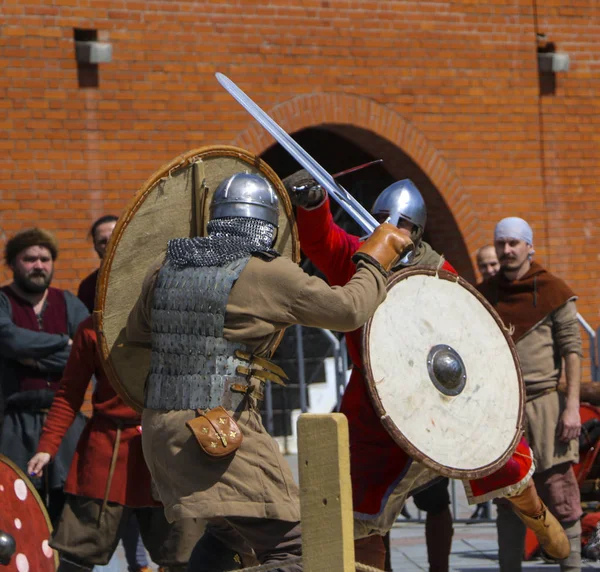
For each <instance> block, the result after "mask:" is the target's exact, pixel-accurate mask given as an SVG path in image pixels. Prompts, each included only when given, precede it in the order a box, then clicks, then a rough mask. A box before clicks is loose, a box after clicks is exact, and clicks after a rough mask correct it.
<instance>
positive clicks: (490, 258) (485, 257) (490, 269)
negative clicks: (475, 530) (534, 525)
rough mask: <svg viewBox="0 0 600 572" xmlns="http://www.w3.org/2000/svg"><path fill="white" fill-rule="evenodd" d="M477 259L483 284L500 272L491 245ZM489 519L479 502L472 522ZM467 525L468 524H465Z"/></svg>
mask: <svg viewBox="0 0 600 572" xmlns="http://www.w3.org/2000/svg"><path fill="white" fill-rule="evenodd" d="M476 258H477V269H478V270H479V273H480V274H481V279H482V281H483V282H485V281H487V280H489V279H490V278H492V277H493V276H495V275H496V274H497V273H498V270H500V262H498V256H496V248H495V247H494V245H493V244H486V245H485V246H482V247H481V248H480V249H479V250H478V251H477V254H476ZM489 518H490V501H486V502H480V503H479V504H478V505H477V506H476V507H475V510H474V511H473V514H472V515H471V519H472V520H476V519H482V520H487V519H489ZM467 524H469V523H467Z"/></svg>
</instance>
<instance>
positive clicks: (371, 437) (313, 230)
mask: <svg viewBox="0 0 600 572" xmlns="http://www.w3.org/2000/svg"><path fill="white" fill-rule="evenodd" d="M297 222H298V231H299V234H300V245H301V248H302V250H303V251H304V253H305V254H306V256H308V257H309V258H310V259H311V261H312V262H313V263H314V265H315V266H316V267H317V268H319V270H321V272H323V273H324V274H325V276H326V277H327V280H328V281H329V284H330V285H331V286H343V285H344V284H346V283H347V282H348V281H349V280H350V278H351V277H352V276H353V274H354V273H355V271H356V266H355V264H354V263H353V262H352V255H353V254H354V253H355V252H356V251H357V250H358V248H359V246H360V241H359V239H358V237H356V236H352V235H350V234H348V233H347V232H346V231H344V230H343V229H341V228H340V227H339V226H338V225H336V224H335V223H334V222H333V217H332V216H331V211H330V208H329V201H328V200H326V201H325V202H324V203H323V205H322V206H320V207H318V208H316V209H313V210H310V211H307V210H305V209H302V208H299V209H298V212H297ZM443 268H444V269H445V270H449V271H450V272H456V271H455V270H454V268H453V267H452V266H451V265H450V264H449V263H447V262H445V263H444V266H443ZM361 334H362V329H360V330H355V331H354V332H350V333H348V334H346V341H347V344H348V351H349V353H350V358H351V359H352V362H353V364H354V369H353V370H352V375H351V377H350V381H349V383H348V386H347V388H346V391H345V392H344V397H343V400H342V404H341V408H340V411H341V412H342V413H344V414H345V415H346V417H347V418H348V425H349V432H350V471H351V478H352V494H353V506H354V512H355V514H356V516H358V517H359V518H360V517H364V518H373V517H375V516H377V515H378V514H380V513H381V511H382V510H383V508H384V506H385V503H386V502H387V498H388V496H389V494H390V493H391V492H392V491H393V490H394V488H395V487H396V486H397V484H398V483H399V482H400V480H401V479H402V477H403V476H404V474H405V473H406V471H407V470H408V468H409V466H410V464H411V462H412V459H411V458H410V457H409V456H408V454H407V453H405V452H404V451H403V450H402V449H400V447H398V445H397V444H396V443H395V441H394V440H393V439H392V438H391V437H390V435H389V434H388V432H387V431H386V430H385V429H384V427H383V426H382V425H381V423H380V422H379V418H378V416H377V414H376V413H375V410H374V409H373V406H372V404H371V399H370V397H369V393H368V390H367V385H366V383H365V380H364V378H363V374H362V355H361ZM531 471H532V460H531V454H530V451H529V447H528V445H527V443H526V442H525V440H524V439H522V441H521V443H520V444H519V447H518V450H517V451H516V452H515V453H514V454H513V457H512V459H511V460H509V462H508V463H507V464H506V465H505V466H504V467H502V468H501V469H500V470H499V471H497V472H495V473H493V474H492V475H490V476H488V477H485V478H484V479H477V480H475V481H469V483H466V484H467V494H468V496H469V497H470V500H471V501H472V502H480V501H481V500H484V499H487V498H493V497H495V496H501V495H502V493H503V492H506V490H510V488H511V487H512V486H514V485H516V484H518V483H520V482H522V481H523V480H524V479H526V478H529V476H530V473H531ZM468 485H470V487H469V486H468ZM469 488H470V489H471V490H470V491H469V490H468V489H469Z"/></svg>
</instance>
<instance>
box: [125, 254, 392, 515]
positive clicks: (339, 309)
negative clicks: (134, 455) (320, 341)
mask: <svg viewBox="0 0 600 572" xmlns="http://www.w3.org/2000/svg"><path fill="white" fill-rule="evenodd" d="M159 269H160V264H155V265H154V266H153V267H152V268H151V269H150V271H149V273H148V275H147V277H146V279H145V281H144V285H143V288H142V294H141V296H140V298H139V300H138V302H137V304H136V306H135V307H134V308H133V310H132V312H131V315H130V316H129V321H128V324H127V336H128V339H129V340H131V341H136V342H150V339H151V336H150V332H151V317H152V316H151V308H152V297H153V290H154V283H155V280H156V276H157V274H158V270H159ZM385 288H386V278H385V277H384V276H383V275H382V274H381V273H380V272H379V271H378V270H377V269H376V268H375V267H374V266H373V265H371V264H368V263H365V262H360V263H359V265H358V270H357V273H356V274H355V276H354V277H353V278H352V280H351V281H350V282H349V283H348V284H346V285H345V286H343V287H340V286H334V287H333V288H331V287H329V286H328V285H327V284H326V283H325V282H324V281H323V280H321V279H320V278H317V277H314V276H309V275H308V274H306V273H305V272H304V271H303V270H302V269H301V268H300V267H299V266H298V265H296V264H295V263H293V262H292V261H291V260H289V259H287V258H284V257H279V258H276V259H274V260H271V261H269V262H267V261H265V260H262V259H260V258H257V257H252V258H251V259H250V261H249V262H248V264H247V266H246V267H245V269H244V270H243V271H242V273H241V274H240V276H239V278H238V280H237V281H236V283H235V284H234V286H233V288H232V290H231V293H230V295H229V299H228V302H227V313H226V316H225V329H224V336H225V338H226V339H228V340H230V341H234V342H241V343H243V344H245V345H246V346H248V347H249V348H250V349H251V350H252V351H253V352H254V353H255V354H257V355H268V354H269V353H270V352H271V350H272V349H273V346H274V343H275V341H276V339H277V336H278V334H279V332H280V331H281V330H283V329H284V328H285V327H287V326H289V325H291V324H302V325H305V326H313V327H318V328H327V329H332V330H336V331H344V332H345V331H352V330H355V329H357V328H359V327H361V326H362V325H363V324H364V323H365V322H366V321H367V320H368V319H369V317H370V316H371V315H372V314H373V313H374V312H375V309H376V308H377V306H378V305H379V304H380V303H381V302H382V301H383V300H384V299H385V295H386V291H385ZM230 413H232V414H233V415H234V417H235V418H236V420H237V422H238V424H239V425H240V428H241V429H242V432H243V434H244V440H243V442H242V445H241V447H240V449H239V450H238V451H237V452H236V453H235V455H234V456H233V457H232V458H228V459H225V460H218V461H216V460H213V459H211V458H208V457H207V456H206V455H205V454H204V453H203V452H202V451H201V450H200V448H199V446H198V445H197V444H196V442H195V441H194V439H193V438H192V436H191V433H190V432H189V430H188V429H187V428H186V427H185V422H186V421H187V420H188V419H191V418H193V417H195V412H194V411H191V410H190V411H170V412H169V411H155V410H145V411H144V414H143V417H142V427H143V430H142V439H143V446H144V456H145V458H146V462H147V463H148V467H149V468H150V472H151V473H152V477H153V479H154V481H155V483H156V485H157V488H158V490H159V493H160V497H161V501H162V503H163V504H164V505H165V514H166V516H167V519H168V520H169V521H173V520H177V519H180V518H188V517H199V518H205V519H207V518H213V517H221V516H225V517H227V516H243V517H257V518H272V519H281V520H287V521H299V520H300V510H299V503H298V488H297V486H296V484H295V482H294V480H293V477H292V474H291V471H290V469H289V467H288V465H287V463H286V462H285V460H284V459H283V457H282V455H281V453H280V452H279V449H278V446H277V444H276V443H275V441H274V440H273V439H272V438H271V437H270V436H269V435H268V434H267V432H266V430H265V429H264V427H263V425H262V422H261V419H260V414H259V412H258V409H257V406H256V403H255V402H254V399H252V398H249V397H248V398H246V399H245V400H244V401H243V402H242V403H241V405H240V407H239V408H238V409H237V411H236V412H230Z"/></svg>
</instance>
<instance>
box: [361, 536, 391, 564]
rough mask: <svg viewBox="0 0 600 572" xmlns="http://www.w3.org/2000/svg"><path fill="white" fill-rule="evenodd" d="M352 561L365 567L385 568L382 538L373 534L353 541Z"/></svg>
mask: <svg viewBox="0 0 600 572" xmlns="http://www.w3.org/2000/svg"><path fill="white" fill-rule="evenodd" d="M354 560H355V561H356V562H360V563H361V564H366V565H367V566H373V567H375V568H379V569H380V570H383V569H384V568H385V546H384V544H383V537H382V536H379V535H378V534H375V535H373V536H367V537H366V538H358V539H356V540H355V541H354Z"/></svg>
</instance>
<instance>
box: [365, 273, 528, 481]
mask: <svg viewBox="0 0 600 572" xmlns="http://www.w3.org/2000/svg"><path fill="white" fill-rule="evenodd" d="M416 275H427V276H437V277H438V278H440V279H442V280H448V281H449V282H457V283H458V284H460V285H461V286H463V287H464V288H465V289H467V290H468V291H469V292H470V293H471V294H473V295H474V296H475V297H476V298H477V299H478V300H479V302H481V304H482V305H483V306H484V307H485V309H486V310H487V311H488V312H489V313H490V314H491V316H492V317H493V318H494V321H495V322H496V324H498V327H499V329H500V331H501V332H502V335H503V336H504V339H505V340H506V341H507V343H508V347H509V348H510V352H511V354H512V357H513V361H514V363H515V368H516V371H517V377H518V380H519V416H518V423H517V429H516V430H515V435H514V437H513V439H512V442H511V444H510V445H509V446H508V447H507V449H506V451H505V452H504V453H503V454H502V455H501V456H500V457H499V458H498V459H496V460H495V461H493V462H491V463H489V464H487V465H485V466H483V467H480V468H479V469H456V468H453V467H448V466H446V465H442V464H440V463H438V462H437V461H435V460H434V459H432V458H431V457H429V456H428V455H426V454H425V453H423V452H422V451H420V450H419V449H417V448H416V447H415V446H414V445H413V444H412V443H411V442H410V441H409V440H408V439H407V438H406V437H405V436H404V435H403V433H402V432H401V431H400V430H399V429H398V427H397V426H396V424H395V423H394V422H393V421H392V419H391V418H390V416H389V415H388V413H387V411H386V409H385V407H384V405H383V403H382V402H381V398H380V397H379V394H378V392H377V386H376V383H375V379H374V376H373V370H372V365H371V354H370V349H371V348H370V341H369V340H370V334H371V325H372V322H373V317H371V318H369V320H368V321H367V323H366V324H365V327H364V331H363V339H362V354H363V360H364V368H365V380H366V382H367V388H368V392H369V397H370V398H371V403H372V404H373V407H374V408H375V411H376V412H377V415H378V417H379V419H380V421H381V423H382V425H383V426H384V428H385V430H386V431H387V432H388V434H389V435H390V436H391V437H392V439H393V440H394V441H395V442H396V443H397V444H398V445H399V446H400V447H401V448H402V449H403V450H404V451H405V452H406V453H408V454H409V455H410V457H411V458H412V459H414V460H415V461H418V462H419V463H423V465H425V466H427V467H429V468H430V469H433V470H434V471H436V472H437V473H439V474H440V475H442V476H444V477H450V478H455V479H469V480H472V479H480V478H482V477H486V476H488V475H490V474H491V473H493V472H495V471H496V470H498V469H499V468H500V467H501V466H503V465H504V464H506V462H507V461H508V459H509V458H510V457H511V456H512V454H513V453H514V451H515V449H516V448H517V445H518V444H519V441H520V440H521V436H522V434H523V429H522V428H523V418H524V417H523V416H524V403H525V388H524V386H523V376H522V373H521V367H520V365H519V356H518V354H517V349H516V347H515V344H514V342H513V340H512V338H511V337H510V335H509V334H508V332H507V330H506V327H505V326H504V323H503V322H502V319H501V318H500V316H499V315H498V313H497V312H496V310H494V308H493V306H492V305H491V304H490V303H489V302H488V301H487V300H486V299H485V298H484V297H483V296H482V295H481V294H480V293H479V292H478V291H477V290H476V289H475V288H474V287H473V286H471V284H469V283H468V282H467V281H466V280H464V279H463V278H461V277H460V276H457V275H456V274H453V273H452V272H448V271H447V270H441V269H440V270H438V269H437V268H435V267H423V266H420V267H418V268H405V269H403V270H400V271H398V272H396V273H395V274H394V276H393V277H392V279H391V280H390V281H389V282H388V284H387V288H386V291H387V292H389V291H390V290H391V289H392V288H393V287H394V286H395V285H396V284H397V283H398V282H400V281H401V280H405V279H407V278H409V277H411V276H416Z"/></svg>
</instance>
